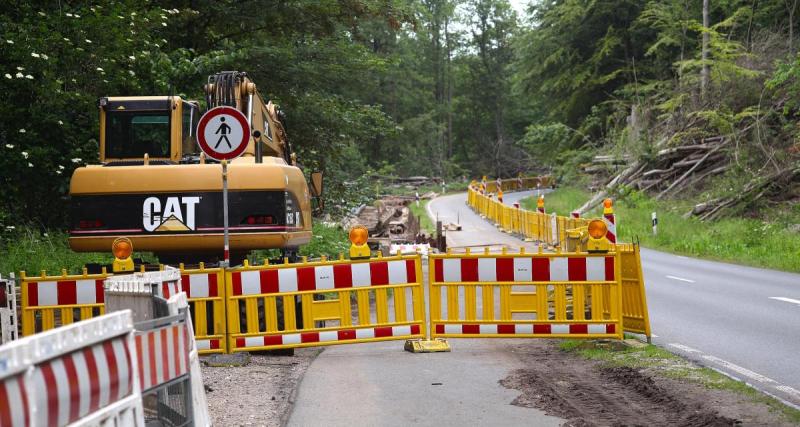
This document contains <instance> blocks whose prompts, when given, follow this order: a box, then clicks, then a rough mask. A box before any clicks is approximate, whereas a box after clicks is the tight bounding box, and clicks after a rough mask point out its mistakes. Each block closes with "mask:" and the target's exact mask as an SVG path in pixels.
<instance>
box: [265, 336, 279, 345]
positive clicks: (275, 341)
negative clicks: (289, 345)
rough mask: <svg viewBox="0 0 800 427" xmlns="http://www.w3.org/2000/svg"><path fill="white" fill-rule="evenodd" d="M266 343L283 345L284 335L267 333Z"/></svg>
mask: <svg viewBox="0 0 800 427" xmlns="http://www.w3.org/2000/svg"><path fill="white" fill-rule="evenodd" d="M264 345H283V336H281V335H267V336H265V337H264Z"/></svg>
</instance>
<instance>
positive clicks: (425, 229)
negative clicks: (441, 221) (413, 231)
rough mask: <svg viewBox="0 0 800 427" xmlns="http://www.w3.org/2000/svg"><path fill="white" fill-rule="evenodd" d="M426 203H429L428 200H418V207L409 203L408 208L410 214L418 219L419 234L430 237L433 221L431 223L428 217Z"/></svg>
mask: <svg viewBox="0 0 800 427" xmlns="http://www.w3.org/2000/svg"><path fill="white" fill-rule="evenodd" d="M428 203H430V200H420V202H419V206H417V204H416V203H415V202H411V203H409V205H408V208H409V209H411V213H413V214H414V216H416V217H417V218H419V229H420V232H421V233H425V234H427V235H431V234H433V232H434V231H435V229H434V225H433V221H431V218H430V216H428Z"/></svg>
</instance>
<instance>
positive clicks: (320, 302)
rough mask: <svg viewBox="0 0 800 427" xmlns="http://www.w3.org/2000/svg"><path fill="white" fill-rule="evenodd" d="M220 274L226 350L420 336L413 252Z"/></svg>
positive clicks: (421, 312)
mask: <svg viewBox="0 0 800 427" xmlns="http://www.w3.org/2000/svg"><path fill="white" fill-rule="evenodd" d="M226 282H227V284H228V285H227V301H228V302H227V304H228V350H229V351H230V352H237V351H253V350H269V349H280V348H294V347H308V346H320V345H334V344H347V343H358V342H370V341H386V340H405V339H409V338H422V337H424V336H425V306H424V304H425V300H424V295H423V287H422V266H421V258H420V256H419V255H413V256H392V257H385V258H382V257H378V258H372V259H369V260H364V261H352V260H345V259H343V258H340V259H339V260H335V261H328V260H326V259H323V260H322V261H318V262H307V261H306V260H303V262H301V263H298V264H288V263H285V264H275V265H263V266H249V265H245V266H243V267H237V268H233V269H230V270H228V271H227V272H226ZM299 313H301V314H299Z"/></svg>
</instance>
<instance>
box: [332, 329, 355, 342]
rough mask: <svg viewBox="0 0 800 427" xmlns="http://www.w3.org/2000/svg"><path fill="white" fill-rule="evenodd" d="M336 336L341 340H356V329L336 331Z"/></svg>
mask: <svg viewBox="0 0 800 427" xmlns="http://www.w3.org/2000/svg"><path fill="white" fill-rule="evenodd" d="M336 337H337V338H338V339H339V341H345V340H354V339H356V331H355V329H345V330H343V331H336Z"/></svg>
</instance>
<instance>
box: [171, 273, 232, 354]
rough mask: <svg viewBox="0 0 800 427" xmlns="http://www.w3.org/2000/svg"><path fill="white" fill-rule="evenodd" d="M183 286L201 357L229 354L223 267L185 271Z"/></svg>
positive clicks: (182, 277)
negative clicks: (212, 354)
mask: <svg viewBox="0 0 800 427" xmlns="http://www.w3.org/2000/svg"><path fill="white" fill-rule="evenodd" d="M181 284H182V285H183V291H184V292H186V297H187V299H188V301H189V311H190V313H191V316H192V325H193V326H194V337H195V340H196V341H197V349H198V351H199V352H200V354H208V353H227V349H226V345H227V334H226V327H227V322H226V320H225V272H224V270H223V269H222V268H205V266H204V265H203V264H202V263H201V264H200V266H199V268H196V269H185V268H183V266H181Z"/></svg>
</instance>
